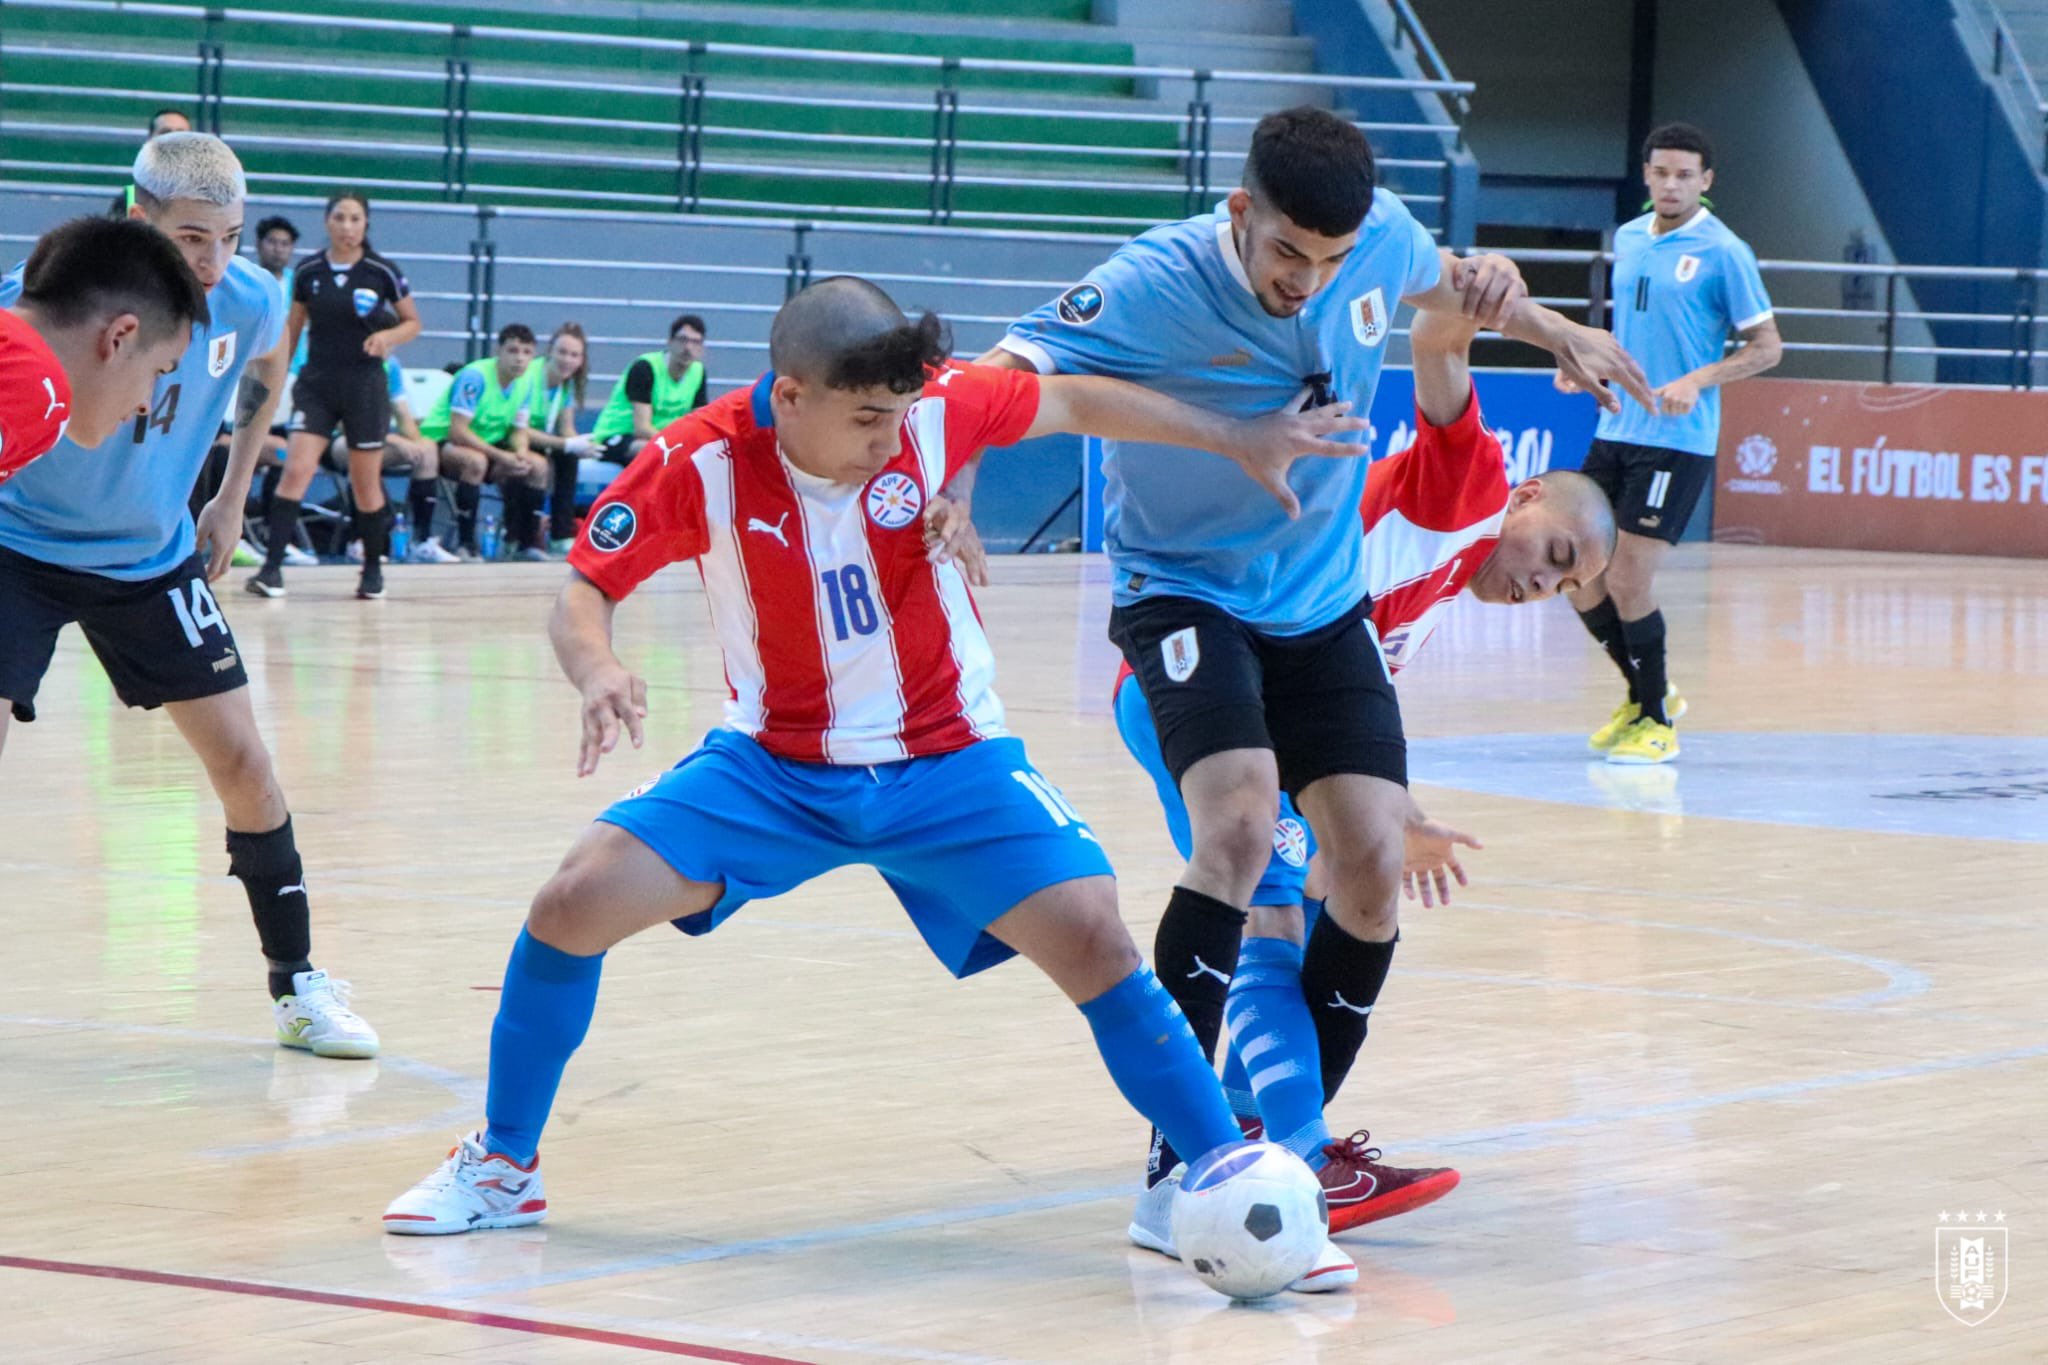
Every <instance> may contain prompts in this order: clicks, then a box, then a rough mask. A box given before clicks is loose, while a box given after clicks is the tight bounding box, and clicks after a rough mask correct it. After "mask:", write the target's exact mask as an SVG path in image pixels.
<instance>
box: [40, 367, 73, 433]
mask: <svg viewBox="0 0 2048 1365" xmlns="http://www.w3.org/2000/svg"><path fill="white" fill-rule="evenodd" d="M43 392H44V393H47V394H49V395H50V406H49V407H47V408H45V409H44V410H43V420H44V421H45V422H47V421H49V420H50V418H52V417H54V416H55V415H56V413H57V409H58V408H62V407H69V406H70V405H69V404H68V403H66V402H64V400H63V399H61V398H59V397H57V386H56V385H55V384H54V383H52V382H51V381H50V376H48V375H44V376H43Z"/></svg>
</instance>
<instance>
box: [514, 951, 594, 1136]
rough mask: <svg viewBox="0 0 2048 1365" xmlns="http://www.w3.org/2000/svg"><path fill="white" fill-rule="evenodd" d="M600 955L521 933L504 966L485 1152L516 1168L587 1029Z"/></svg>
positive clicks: (543, 1122)
mask: <svg viewBox="0 0 2048 1365" xmlns="http://www.w3.org/2000/svg"><path fill="white" fill-rule="evenodd" d="M603 969H604V954H603V953H599V954H598V955H597V956H595V957H577V956H576V955H575V954H573V953H565V952H563V951H562V950H561V949H559V948H550V947H549V946H548V945H547V944H545V943H542V942H541V941H540V940H539V939H537V938H535V937H534V936H533V935H532V934H529V933H527V932H526V931H525V930H524V929H521V930H520V931H519V941H518V942H517V943H514V944H513V945H512V957H511V960H510V961H508V962H506V964H505V990H504V994H502V995H500V996H499V997H498V1017H497V1019H496V1021H495V1022H493V1023H492V1025H491V1079H490V1090H489V1094H488V1096H487V1097H486V1098H485V1101H484V1114H485V1117H486V1119H487V1121H488V1126H487V1127H486V1128H485V1130H484V1146H485V1148H486V1149H488V1150H490V1151H493V1152H503V1153H504V1154H505V1155H506V1156H509V1157H511V1158H512V1159H513V1160H515V1161H517V1162H519V1163H520V1164H522V1165H525V1164H527V1163H530V1162H531V1161H532V1160H533V1154H534V1153H535V1152H536V1151H537V1150H539V1148H540V1130H541V1129H542V1128H543V1127H545V1126H546V1125H547V1121H548V1111H549V1110H550V1109H553V1108H554V1107H555V1091H556V1090H557V1089H558V1088H560V1086H561V1084H562V1068H563V1067H565V1066H567V1065H568V1064H569V1056H570V1054H571V1053H573V1052H575V1051H576V1049H577V1048H578V1047H580V1046H581V1045H582V1043H583V1035H584V1034H586V1033H588V1032H589V1031H590V1016H591V1015H592V1014H593V1013H595V1012H596V1009H597V981H598V975H599V973H600V972H602V971H603Z"/></svg>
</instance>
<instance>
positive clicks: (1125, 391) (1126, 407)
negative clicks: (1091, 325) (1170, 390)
mask: <svg viewBox="0 0 2048 1365" xmlns="http://www.w3.org/2000/svg"><path fill="white" fill-rule="evenodd" d="M1038 403H1039V408H1038V420H1037V421H1035V422H1033V423H1032V425H1031V430H1030V431H1028V432H1026V433H1025V434H1026V435H1027V436H1045V435H1051V434H1053V433H1056V432H1064V433H1068V434H1071V435H1076V436H1100V437H1103V438H1104V439H1106V440H1111V441H1149V442H1153V443H1156V444H1158V445H1170V446H1186V447H1188V448H1190V449H1192V450H1213V451H1217V452H1219V453H1223V454H1228V453H1230V452H1231V451H1232V450H1233V449H1234V448H1235V442H1236V438H1237V436H1238V435H1239V434H1240V433H1239V426H1240V424H1239V423H1237V422H1235V421H1233V420H1231V419H1230V418H1228V417H1223V416H1220V415H1218V414H1216V413H1213V412H1210V411H1208V410H1207V409H1204V408H1198V407H1193V406H1191V405H1189V404H1187V403H1183V402H1181V401H1180V400H1179V399H1177V398H1169V397H1167V396H1166V395H1165V394H1163V393H1159V392H1156V391H1155V390H1152V389H1148V388H1145V387H1144V386H1143V385H1140V384H1131V383H1126V382H1125V381H1124V380H1121V379H1105V378H1102V377H1100V376H1096V375H1048V376H1047V377H1046V378H1044V379H1042V380H1040V381H1039V399H1038Z"/></svg>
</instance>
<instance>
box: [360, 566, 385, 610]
mask: <svg viewBox="0 0 2048 1365" xmlns="http://www.w3.org/2000/svg"><path fill="white" fill-rule="evenodd" d="M383 595H384V566H383V565H382V564H370V565H366V566H364V569H363V576H362V578H361V579H359V580H358V581H357V583H356V597H357V598H358V599H360V600H361V601H364V602H374V601H376V600H377V599H378V598H380V597H382V596H383Z"/></svg>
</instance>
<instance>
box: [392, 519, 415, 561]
mask: <svg viewBox="0 0 2048 1365" xmlns="http://www.w3.org/2000/svg"><path fill="white" fill-rule="evenodd" d="M411 548H412V530H411V528H409V527H408V526H407V525H406V524H405V513H403V512H400V513H399V514H398V515H397V516H395V517H393V518H392V519H391V557H392V558H393V559H395V560H396V559H404V558H405V554H406V551H408V550H410V549H411Z"/></svg>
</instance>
